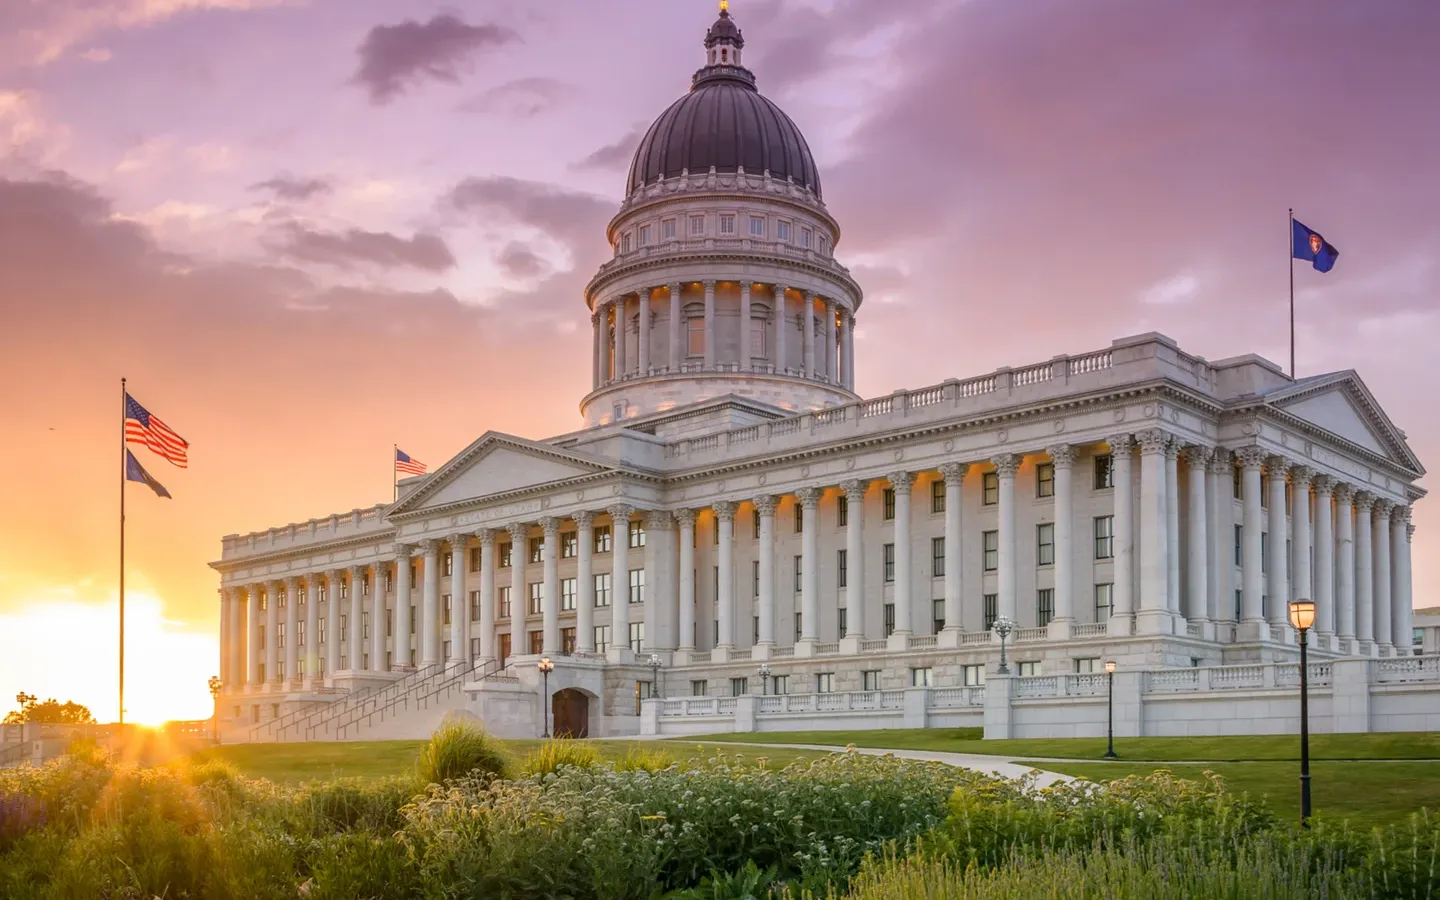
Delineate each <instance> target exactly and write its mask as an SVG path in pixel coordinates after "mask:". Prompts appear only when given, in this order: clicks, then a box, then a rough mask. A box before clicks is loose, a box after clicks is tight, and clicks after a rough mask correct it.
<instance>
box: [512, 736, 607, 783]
mask: <svg viewBox="0 0 1440 900" xmlns="http://www.w3.org/2000/svg"><path fill="white" fill-rule="evenodd" d="M599 764H600V754H599V752H597V751H596V749H595V748H594V747H592V746H591V745H589V744H581V743H579V742H577V741H572V740H563V739H562V740H554V741H546V742H545V743H543V744H541V745H540V746H539V747H536V748H535V749H534V750H532V751H530V755H529V756H527V757H525V762H524V763H522V764H521V766H520V774H522V775H524V776H526V777H534V776H536V775H549V774H551V773H552V772H558V771H559V770H560V767H561V766H575V767H576V768H579V769H590V768H593V767H595V766H598V765H599Z"/></svg>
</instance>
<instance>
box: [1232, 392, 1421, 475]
mask: <svg viewBox="0 0 1440 900" xmlns="http://www.w3.org/2000/svg"><path fill="white" fill-rule="evenodd" d="M1232 412H1255V413H1256V414H1257V417H1259V418H1262V419H1270V420H1273V421H1275V422H1276V423H1278V424H1280V425H1284V426H1286V427H1289V428H1292V429H1294V430H1296V431H1299V432H1301V433H1303V434H1304V435H1305V436H1306V437H1309V438H1310V439H1311V440H1314V441H1315V442H1317V443H1321V444H1324V445H1326V446H1328V447H1332V448H1334V449H1335V450H1336V451H1337V452H1339V453H1343V454H1346V455H1349V456H1353V457H1355V458H1357V459H1359V460H1362V461H1364V462H1366V463H1368V464H1370V465H1372V466H1375V467H1376V468H1379V469H1383V470H1385V471H1386V472H1387V473H1389V474H1392V475H1395V476H1397V477H1399V478H1400V479H1401V480H1405V481H1412V480H1414V479H1416V478H1419V477H1421V476H1422V475H1424V474H1425V470H1424V469H1421V470H1419V471H1414V470H1411V469H1408V468H1406V467H1405V466H1403V465H1401V464H1400V463H1397V462H1396V461H1395V460H1393V459H1391V458H1390V457H1388V456H1382V455H1380V454H1378V453H1376V452H1375V451H1374V450H1371V449H1369V448H1367V447H1362V446H1361V445H1359V444H1356V443H1354V442H1352V441H1349V440H1346V439H1345V438H1343V437H1340V436H1339V435H1337V434H1334V433H1332V432H1329V431H1326V430H1325V429H1323V428H1321V427H1320V426H1319V425H1316V424H1315V423H1313V422H1311V421H1309V420H1308V419H1302V418H1300V417H1299V416H1297V415H1294V414H1293V413H1288V412H1285V410H1283V409H1281V408H1279V407H1275V406H1270V405H1268V404H1265V403H1256V404H1251V405H1247V406H1246V407H1244V408H1243V409H1242V410H1234V411H1232Z"/></svg>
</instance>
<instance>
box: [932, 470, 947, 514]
mask: <svg viewBox="0 0 1440 900" xmlns="http://www.w3.org/2000/svg"><path fill="white" fill-rule="evenodd" d="M944 511H945V482H944V480H943V479H940V478H937V479H935V480H934V481H932V482H930V512H932V513H943V512H944Z"/></svg>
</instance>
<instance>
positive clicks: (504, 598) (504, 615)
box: [410, 584, 510, 631]
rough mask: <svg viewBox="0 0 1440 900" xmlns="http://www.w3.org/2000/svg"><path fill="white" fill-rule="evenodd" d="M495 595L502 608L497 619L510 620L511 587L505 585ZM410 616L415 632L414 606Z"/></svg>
mask: <svg viewBox="0 0 1440 900" xmlns="http://www.w3.org/2000/svg"><path fill="white" fill-rule="evenodd" d="M495 595H496V602H497V604H498V605H499V607H500V609H499V611H498V612H496V613H495V615H496V617H497V618H500V619H508V618H510V585H508V584H507V585H503V586H501V587H499V588H496V589H495ZM410 614H411V619H410V630H411V631H414V630H415V619H414V614H415V607H413V606H412V607H410Z"/></svg>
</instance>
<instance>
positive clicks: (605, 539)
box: [595, 525, 610, 553]
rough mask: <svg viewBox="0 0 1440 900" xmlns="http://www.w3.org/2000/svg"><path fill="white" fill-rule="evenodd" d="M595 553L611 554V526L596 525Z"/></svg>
mask: <svg viewBox="0 0 1440 900" xmlns="http://www.w3.org/2000/svg"><path fill="white" fill-rule="evenodd" d="M595 552H596V553H609V552H610V526H609V525H596V526H595Z"/></svg>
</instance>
